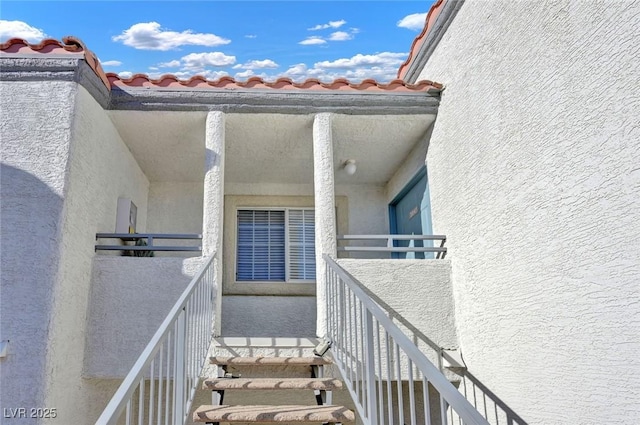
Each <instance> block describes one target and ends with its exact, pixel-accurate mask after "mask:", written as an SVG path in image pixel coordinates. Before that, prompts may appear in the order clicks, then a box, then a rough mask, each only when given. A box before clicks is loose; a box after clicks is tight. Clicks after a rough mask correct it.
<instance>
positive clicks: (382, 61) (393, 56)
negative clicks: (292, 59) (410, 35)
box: [314, 52, 407, 70]
mask: <svg viewBox="0 0 640 425" xmlns="http://www.w3.org/2000/svg"><path fill="white" fill-rule="evenodd" d="M406 58H407V54H406V53H391V52H382V53H377V54H375V55H363V54H361V53H358V54H357V55H355V56H352V57H350V58H342V59H337V60H334V61H322V62H317V63H316V64H315V65H314V67H319V68H327V69H348V68H357V67H363V66H366V67H373V66H381V67H387V66H395V67H397V66H400V65H401V64H402V63H403V62H404V60H405V59H406ZM396 70H397V69H396Z"/></svg>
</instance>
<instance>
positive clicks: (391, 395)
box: [384, 331, 394, 425]
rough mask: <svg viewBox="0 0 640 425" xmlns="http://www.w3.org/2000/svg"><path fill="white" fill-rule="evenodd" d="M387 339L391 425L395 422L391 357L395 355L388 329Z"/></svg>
mask: <svg viewBox="0 0 640 425" xmlns="http://www.w3.org/2000/svg"><path fill="white" fill-rule="evenodd" d="M384 334H385V336H386V340H387V409H388V410H389V412H388V414H389V425H392V424H393V423H394V422H393V388H392V384H393V380H392V377H393V375H392V372H391V371H392V369H391V359H392V357H393V351H392V349H391V337H390V336H389V333H388V332H387V331H384Z"/></svg>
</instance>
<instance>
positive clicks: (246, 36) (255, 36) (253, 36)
mask: <svg viewBox="0 0 640 425" xmlns="http://www.w3.org/2000/svg"><path fill="white" fill-rule="evenodd" d="M244 37H245V38H257V37H258V36H257V35H255V34H247V35H245V36H244Z"/></svg>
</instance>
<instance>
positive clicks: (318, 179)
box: [313, 113, 336, 336]
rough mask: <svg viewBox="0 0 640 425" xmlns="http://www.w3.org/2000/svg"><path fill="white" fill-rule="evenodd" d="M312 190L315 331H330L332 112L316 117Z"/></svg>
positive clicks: (333, 237) (333, 223) (333, 224)
mask: <svg viewBox="0 0 640 425" xmlns="http://www.w3.org/2000/svg"><path fill="white" fill-rule="evenodd" d="M313 190H314V196H315V223H316V239H315V240H316V303H317V310H318V318H317V322H316V333H317V335H318V336H324V335H325V334H326V332H327V323H326V320H327V314H326V305H325V303H326V265H325V262H324V260H323V259H322V256H323V255H324V254H328V255H331V256H333V257H335V256H336V208H335V184H334V175H333V135H332V128H331V114H329V113H321V114H317V115H316V116H315V118H314V120H313Z"/></svg>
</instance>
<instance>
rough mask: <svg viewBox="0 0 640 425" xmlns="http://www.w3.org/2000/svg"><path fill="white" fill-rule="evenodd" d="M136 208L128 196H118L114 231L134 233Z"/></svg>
mask: <svg viewBox="0 0 640 425" xmlns="http://www.w3.org/2000/svg"><path fill="white" fill-rule="evenodd" d="M137 216H138V208H137V207H136V204H134V203H133V202H131V199H128V198H118V212H117V213H116V233H135V232H136V219H137Z"/></svg>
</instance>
